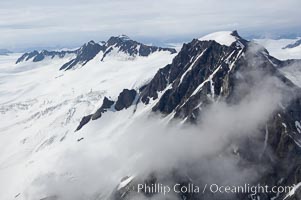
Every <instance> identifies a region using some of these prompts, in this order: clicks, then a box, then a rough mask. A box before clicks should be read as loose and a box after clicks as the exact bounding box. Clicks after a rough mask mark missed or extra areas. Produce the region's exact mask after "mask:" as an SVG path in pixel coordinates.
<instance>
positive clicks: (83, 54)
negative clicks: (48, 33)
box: [16, 35, 176, 70]
mask: <svg viewBox="0 0 301 200" xmlns="http://www.w3.org/2000/svg"><path fill="white" fill-rule="evenodd" d="M158 51H168V52H170V53H176V50H175V49H173V48H162V47H156V46H149V45H145V44H142V43H140V42H137V41H134V40H132V39H130V38H129V37H128V36H126V35H120V36H117V37H111V38H110V39H109V40H108V41H107V42H100V43H96V42H94V41H92V40H91V41H90V42H88V43H86V44H84V45H83V46H82V47H80V48H79V49H76V50H72V51H47V50H43V51H32V52H29V53H25V54H23V55H22V56H21V57H20V58H19V59H18V60H17V61H16V63H20V62H24V61H32V62H40V61H43V60H44V59H45V58H50V59H53V58H64V57H65V56H67V55H69V56H70V55H71V56H73V58H72V59H71V60H70V61H68V62H67V63H65V64H64V65H63V66H61V67H60V70H70V69H72V68H74V67H76V66H84V65H85V64H86V63H87V62H89V61H90V60H92V59H93V58H94V57H95V56H96V55H97V54H99V53H100V52H102V57H101V61H104V60H105V58H106V57H107V56H109V55H112V54H121V53H123V54H125V55H127V56H129V57H132V58H134V57H136V56H142V57H146V56H149V55H150V54H152V53H154V52H158Z"/></svg>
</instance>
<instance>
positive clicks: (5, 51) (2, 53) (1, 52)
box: [0, 49, 12, 55]
mask: <svg viewBox="0 0 301 200" xmlns="http://www.w3.org/2000/svg"><path fill="white" fill-rule="evenodd" d="M10 53H12V52H11V51H9V50H7V49H0V55H8V54H10Z"/></svg>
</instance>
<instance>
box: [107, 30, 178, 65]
mask: <svg viewBox="0 0 301 200" xmlns="http://www.w3.org/2000/svg"><path fill="white" fill-rule="evenodd" d="M106 46H107V48H106V51H105V53H104V56H103V58H102V60H104V58H105V56H106V55H107V54H109V53H110V52H111V51H112V50H113V49H114V48H117V49H118V51H120V52H124V53H125V54H127V55H129V56H149V55H150V54H152V53H154V52H156V51H169V52H170V53H176V50H175V49H172V48H162V47H156V46H148V45H145V44H142V43H140V42H136V41H134V40H131V39H130V38H129V37H128V36H126V35H121V36H117V37H111V38H110V39H109V40H108V41H107V44H106Z"/></svg>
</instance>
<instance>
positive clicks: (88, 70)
mask: <svg viewBox="0 0 301 200" xmlns="http://www.w3.org/2000/svg"><path fill="white" fill-rule="evenodd" d="M174 55H175V54H171V53H170V52H167V51H160V52H159V51H158V52H154V53H153V54H151V55H149V56H145V57H140V56H138V57H136V58H135V59H131V60H118V59H114V58H113V57H111V58H109V59H107V60H106V62H101V58H102V56H103V52H100V53H99V54H97V55H96V56H95V57H94V58H93V59H92V60H90V61H89V62H88V63H86V66H87V67H84V68H79V69H77V70H71V71H60V70H59V67H60V66H62V65H63V64H64V63H66V62H67V61H69V60H70V59H72V57H68V56H64V57H63V58H58V57H57V58H45V59H43V60H42V61H40V62H21V63H18V64H15V61H16V59H17V58H18V57H19V56H20V55H19V54H13V55H10V56H0V80H1V81H0V116H1V123H0V133H1V134H0V177H1V180H0V188H1V191H6V192H4V193H3V192H1V193H0V199H14V197H15V196H16V199H37V198H38V199H42V198H44V197H45V196H43V192H42V193H39V195H40V196H31V195H35V192H33V191H31V186H32V187H33V188H34V187H35V186H33V185H34V184H36V183H35V182H39V180H36V178H37V177H39V174H40V173H42V170H50V169H51V168H49V166H51V165H52V164H53V165H56V164H59V163H54V158H55V157H56V155H57V153H58V152H59V151H60V148H67V149H68V148H69V146H68V142H67V141H68V138H69V137H70V138H72V139H71V141H72V142H75V143H77V139H79V140H80V138H81V136H79V135H76V134H74V130H75V128H76V126H77V125H78V123H79V121H80V119H81V118H82V116H83V115H85V114H89V113H91V112H94V111H95V109H96V108H97V107H99V106H100V103H101V102H102V98H103V97H104V95H106V96H111V97H112V98H116V95H118V93H119V91H120V90H121V89H122V88H125V87H126V88H134V89H138V88H139V87H141V86H142V85H144V84H145V83H146V82H147V81H149V79H151V77H152V76H153V75H154V74H155V73H156V71H157V70H158V69H159V68H160V67H162V66H164V65H166V64H168V63H169V62H171V59H172V58H173V57H174ZM70 148H71V149H72V146H70ZM67 149H64V150H62V152H65V151H66V150H67ZM53 169H55V167H54V166H53ZM47 173H49V174H51V173H52V172H50V171H46V172H45V171H43V174H47ZM50 176H51V175H50ZM62 176H66V177H68V178H70V179H72V177H71V176H73V175H71V174H70V175H68V174H65V175H62ZM69 176H70V177H69ZM54 178H55V177H54ZM26 192H28V194H26ZM19 193H21V194H19ZM45 195H46V194H45Z"/></svg>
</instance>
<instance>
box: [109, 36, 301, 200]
mask: <svg viewBox="0 0 301 200" xmlns="http://www.w3.org/2000/svg"><path fill="white" fill-rule="evenodd" d="M232 34H233V35H235V37H236V39H237V40H236V42H234V43H232V44H231V45H230V46H225V45H221V44H219V43H217V42H215V41H200V40H197V39H194V40H192V41H191V42H190V43H188V44H184V45H183V47H182V49H181V51H180V52H179V53H178V55H177V56H176V57H175V58H174V59H173V61H172V63H171V64H168V65H167V66H165V67H163V68H161V69H160V70H158V72H157V73H156V75H155V76H154V77H153V79H152V80H151V81H150V82H149V83H148V84H146V85H144V86H143V87H141V88H140V89H139V91H138V92H137V95H138V96H139V99H138V101H137V102H135V101H133V102H132V104H136V103H144V104H147V105H153V104H149V102H150V101H155V103H156V104H155V106H153V107H152V110H153V111H154V112H160V113H162V114H164V115H170V116H172V117H173V118H178V119H183V120H185V121H186V122H195V121H196V119H197V118H201V117H202V110H204V109H206V108H207V107H208V105H210V104H211V103H212V102H214V101H217V100H221V99H222V100H224V101H226V102H228V103H229V104H235V103H237V102H239V98H241V97H240V96H242V95H243V93H241V90H239V88H238V87H237V84H238V83H244V84H246V85H252V84H254V81H256V80H254V78H253V77H252V76H247V75H244V76H241V74H242V73H243V72H244V71H248V70H253V69H256V70H260V71H261V72H262V74H263V78H264V77H265V76H266V75H269V76H275V77H278V79H279V80H280V81H281V82H282V83H283V84H284V85H286V87H287V88H288V89H287V90H286V91H285V92H286V95H285V96H286V97H288V98H291V99H292V100H291V101H287V100H283V102H279V108H278V109H277V111H276V112H275V113H274V114H273V115H272V116H271V117H270V118H269V119H268V121H266V122H264V123H263V124H262V127H259V130H258V131H259V134H258V135H256V136H255V135H254V137H243V136H241V138H240V140H239V142H236V143H235V145H237V149H236V150H235V151H234V150H231V151H228V150H225V151H223V152H221V154H220V155H224V154H226V153H229V152H230V154H231V155H232V156H233V157H235V159H237V160H238V161H239V163H240V166H241V167H242V168H243V167H246V166H258V167H263V166H264V167H265V168H266V169H268V170H266V171H265V172H264V173H261V174H260V177H259V178H257V180H256V181H255V182H252V183H250V184H254V185H256V184H260V185H269V186H290V185H293V184H298V183H299V182H301V176H300V174H301V148H300V147H301V137H300V136H301V125H300V120H301V101H300V95H301V92H300V88H298V87H297V86H295V85H294V84H293V83H292V82H291V81H290V80H289V79H287V78H286V77H285V76H284V75H282V73H280V72H279V71H278V67H285V66H286V65H288V64H290V63H292V62H294V60H290V61H280V60H278V59H276V58H273V57H272V56H270V55H269V54H268V51H267V50H266V49H264V48H263V47H261V46H260V45H258V44H255V43H253V42H249V41H246V40H244V39H242V38H241V37H240V36H239V35H238V34H237V32H233V33H232ZM133 94H134V92H133ZM133 94H132V95H131V98H126V99H128V100H131V101H132V100H133V96H134V95H133ZM121 96H124V91H123V92H122V93H121V94H120V95H119V97H120V98H121ZM119 97H118V100H119ZM122 99H124V98H122ZM129 102H130V101H129ZM115 105H116V104H115ZM127 105H129V103H127ZM116 110H117V109H116ZM259 144H260V145H261V146H260V147H259V146H258V145H259ZM264 145H265V146H266V149H265V148H263V146H264ZM229 146H231V144H229ZM262 149H263V151H262ZM259 151H261V153H259ZM242 170H243V169H242ZM178 172H179V171H178ZM162 176H163V179H164V178H165V179H167V180H168V182H169V183H170V182H176V183H179V182H180V183H182V184H183V185H186V184H188V183H191V182H192V183H194V182H193V181H192V180H202V177H199V176H201V175H200V174H197V173H194V174H189V176H188V175H187V176H188V177H189V178H188V177H187V176H185V175H181V173H177V172H172V173H171V174H167V175H166V174H164V175H162V174H161V175H156V176H155V178H154V177H153V176H152V177H151V178H149V179H147V180H140V181H139V182H140V183H141V182H154V183H156V180H157V178H159V177H161V178H162ZM247 181H248V180H247ZM196 184H199V185H200V184H204V183H203V182H197V183H196ZM129 188H131V187H129ZM119 192H120V191H115V193H113V194H114V195H113V197H112V199H116V200H117V199H127V197H129V198H130V196H131V195H132V194H133V193H135V191H127V193H126V196H124V195H122V196H121V195H118V194H119ZM300 193H301V192H300V190H299V191H297V192H296V193H295V195H292V196H289V197H288V198H287V199H288V200H297V199H300ZM145 195H146V196H147V195H148V194H145ZM285 195H286V194H284V193H282V194H275V193H260V194H256V195H255V196H250V194H235V195H234V196H231V197H229V198H228V199H232V200H236V199H237V200H238V199H248V200H251V199H261V200H271V199H274V200H280V199H284V197H285ZM179 197H180V199H186V200H193V199H208V200H213V199H221V198H218V197H219V196H218V195H217V196H216V195H212V194H193V195H189V194H188V195H187V194H185V193H180V194H179ZM222 199H227V197H226V196H222Z"/></svg>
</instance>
